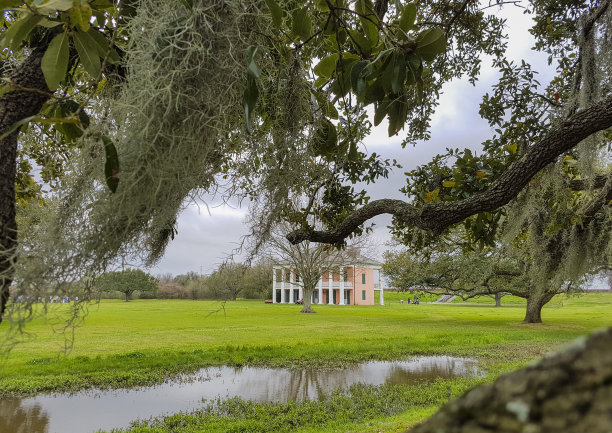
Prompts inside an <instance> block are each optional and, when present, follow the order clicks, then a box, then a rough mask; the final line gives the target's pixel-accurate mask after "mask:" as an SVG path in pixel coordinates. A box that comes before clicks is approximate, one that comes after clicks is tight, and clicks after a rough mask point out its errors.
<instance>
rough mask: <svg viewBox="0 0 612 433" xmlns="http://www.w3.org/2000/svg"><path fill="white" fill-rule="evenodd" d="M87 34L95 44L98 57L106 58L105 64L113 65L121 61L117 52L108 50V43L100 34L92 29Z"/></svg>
mask: <svg viewBox="0 0 612 433" xmlns="http://www.w3.org/2000/svg"><path fill="white" fill-rule="evenodd" d="M87 34H88V35H89V36H90V37H91V39H93V41H94V42H95V43H96V48H97V50H98V56H100V58H101V59H104V58H106V61H107V62H109V63H112V64H114V65H116V64H118V63H119V62H120V61H121V59H120V58H119V54H117V51H115V50H114V49H111V48H110V43H109V40H108V39H107V38H106V36H104V35H103V34H102V33H100V32H99V31H98V30H96V29H94V28H90V29H89V31H88V32H87ZM107 54H108V57H107Z"/></svg>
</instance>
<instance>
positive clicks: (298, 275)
mask: <svg viewBox="0 0 612 433" xmlns="http://www.w3.org/2000/svg"><path fill="white" fill-rule="evenodd" d="M295 282H296V283H299V282H300V274H295Z"/></svg>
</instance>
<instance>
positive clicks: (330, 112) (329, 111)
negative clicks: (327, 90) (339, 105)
mask: <svg viewBox="0 0 612 433" xmlns="http://www.w3.org/2000/svg"><path fill="white" fill-rule="evenodd" d="M324 114H325V115H326V116H327V117H329V118H330V119H334V120H338V110H337V109H336V106H335V105H334V103H333V102H331V101H327V103H326V104H325V110H324Z"/></svg>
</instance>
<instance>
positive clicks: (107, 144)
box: [102, 135, 119, 193]
mask: <svg viewBox="0 0 612 433" xmlns="http://www.w3.org/2000/svg"><path fill="white" fill-rule="evenodd" d="M102 142H103V143H104V152H105V153H106V162H105V163H104V175H105V176H106V185H108V188H109V189H110V190H111V192H113V193H114V192H116V191H117V187H118V186H119V156H118V155H117V148H116V147H115V144H114V143H113V141H112V140H111V139H110V138H108V137H107V136H106V135H103V136H102Z"/></svg>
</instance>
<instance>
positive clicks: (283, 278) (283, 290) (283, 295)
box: [280, 268, 285, 304]
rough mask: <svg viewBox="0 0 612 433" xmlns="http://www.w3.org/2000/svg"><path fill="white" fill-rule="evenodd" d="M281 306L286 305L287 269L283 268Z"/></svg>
mask: <svg viewBox="0 0 612 433" xmlns="http://www.w3.org/2000/svg"><path fill="white" fill-rule="evenodd" d="M280 292H281V304H284V303H285V268H281V288H280Z"/></svg>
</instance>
